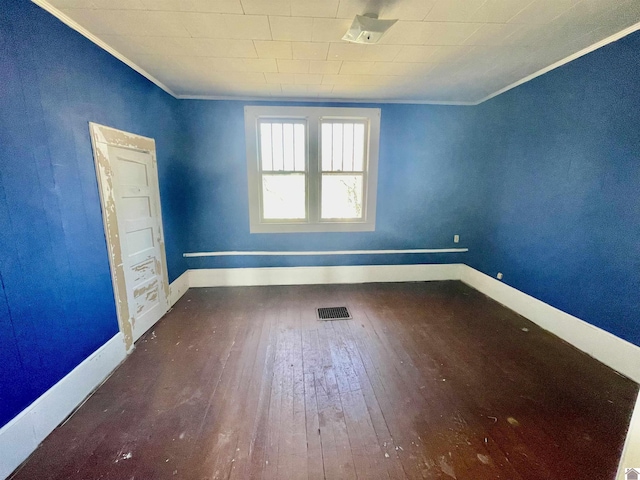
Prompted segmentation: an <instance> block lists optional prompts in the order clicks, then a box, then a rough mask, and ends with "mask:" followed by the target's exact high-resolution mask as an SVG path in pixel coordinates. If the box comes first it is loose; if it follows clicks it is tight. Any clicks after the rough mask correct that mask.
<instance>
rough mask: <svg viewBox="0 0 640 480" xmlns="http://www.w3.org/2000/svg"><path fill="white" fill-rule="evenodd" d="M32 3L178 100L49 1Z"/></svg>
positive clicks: (136, 65) (166, 88) (169, 90)
mask: <svg viewBox="0 0 640 480" xmlns="http://www.w3.org/2000/svg"><path fill="white" fill-rule="evenodd" d="M31 1H32V2H33V3H35V4H36V5H38V6H39V7H40V8H42V9H43V10H45V11H47V12H49V13H50V14H51V15H53V16H54V17H56V18H57V19H58V20H60V21H61V22H62V23H64V24H65V25H66V26H68V27H70V28H72V29H73V30H75V31H76V32H78V33H79V34H80V35H82V36H83V37H85V38H87V39H88V40H91V41H92V42H93V43H95V44H96V45H97V46H99V47H100V48H101V49H103V50H104V51H105V52H107V53H109V54H111V55H113V56H114V57H116V58H117V59H118V60H120V61H121V62H122V63H124V64H125V65H126V66H127V67H129V68H131V69H132V70H135V71H136V72H138V73H139V74H140V75H142V76H143V77H145V78H146V79H147V80H149V81H151V82H153V83H154V84H156V85H157V86H158V87H160V88H161V89H162V90H164V91H165V92H167V93H168V94H169V95H171V96H172V97H174V98H177V96H176V94H175V93H173V92H172V91H171V89H170V88H169V87H167V86H166V85H165V84H164V83H162V82H161V81H160V80H158V79H157V78H156V77H154V76H153V75H151V74H150V73H149V72H147V71H146V70H145V69H144V68H142V67H140V66H139V65H138V64H137V63H135V62H134V61H132V60H129V59H128V58H127V57H126V56H124V55H123V54H122V53H120V52H119V51H117V50H116V49H115V48H113V47H112V46H110V45H109V44H108V43H106V42H104V41H103V40H101V39H100V38H98V37H96V36H95V35H94V34H93V33H91V32H90V31H89V30H87V29H86V28H84V27H83V26H82V25H80V24H79V23H78V22H76V21H75V20H74V19H73V18H71V17H70V16H68V15H67V14H66V13H64V12H62V11H61V10H59V9H58V8H56V7H54V6H53V5H51V4H50V3H49V2H48V1H47V0H31Z"/></svg>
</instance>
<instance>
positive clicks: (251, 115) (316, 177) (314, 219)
mask: <svg viewBox="0 0 640 480" xmlns="http://www.w3.org/2000/svg"><path fill="white" fill-rule="evenodd" d="M269 117H271V118H279V117H280V118H281V117H286V118H294V119H304V120H305V121H306V123H307V137H308V145H307V148H308V150H307V162H308V163H307V169H306V173H307V192H308V194H307V205H306V213H307V219H306V220H302V221H298V220H291V221H262V220H261V215H260V211H261V205H260V202H261V199H260V192H261V185H260V169H259V165H258V162H259V157H258V120H259V119H264V118H269ZM323 118H339V119H350V118H352V119H363V118H364V119H367V123H368V126H369V131H368V139H369V143H368V148H367V156H366V158H365V165H366V169H365V174H364V192H365V194H364V205H363V208H364V215H363V218H362V220H357V221H354V220H321V219H320V218H319V217H320V211H319V210H320V181H321V172H320V145H319V143H318V142H319V139H320V130H319V129H320V120H321V119H323ZM244 122H245V139H246V145H247V178H248V182H249V220H250V232H251V233H295V232H372V231H374V230H375V228H376V224H375V222H376V200H377V188H378V153H379V144H380V109H379V108H347V107H289V106H246V107H245V108H244ZM312 172H313V173H312ZM312 205H315V206H316V207H315V208H312V207H311V206H312Z"/></svg>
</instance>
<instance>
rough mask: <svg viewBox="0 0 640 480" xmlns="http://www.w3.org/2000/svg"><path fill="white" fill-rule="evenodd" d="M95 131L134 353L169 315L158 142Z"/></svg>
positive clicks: (121, 306)
mask: <svg viewBox="0 0 640 480" xmlns="http://www.w3.org/2000/svg"><path fill="white" fill-rule="evenodd" d="M91 128H92V134H93V135H92V137H93V141H94V153H95V154H96V167H97V173H98V178H99V179H100V181H99V183H100V186H101V199H102V204H103V205H102V207H103V217H104V220H105V231H106V233H107V242H108V244H109V250H110V254H111V255H110V257H111V258H110V261H111V270H112V277H113V279H114V290H116V302H117V304H118V316H119V321H120V326H121V329H122V331H123V333H124V334H125V340H127V337H128V345H127V347H128V348H130V346H131V343H132V342H135V341H136V340H137V339H138V338H140V336H141V335H142V334H143V333H145V332H146V331H147V330H148V329H149V328H151V327H152V326H153V325H154V324H155V323H156V322H157V321H158V320H159V319H160V318H161V317H162V316H163V315H164V314H165V313H166V312H167V310H168V304H167V296H168V282H167V274H166V259H165V252H164V237H163V232H162V215H161V211H160V193H159V188H158V170H157V165H156V155H155V142H154V141H153V140H152V139H149V138H145V137H138V136H135V135H132V134H128V133H125V132H120V131H118V130H114V129H109V128H108V127H102V126H99V125H95V124H92V125H91Z"/></svg>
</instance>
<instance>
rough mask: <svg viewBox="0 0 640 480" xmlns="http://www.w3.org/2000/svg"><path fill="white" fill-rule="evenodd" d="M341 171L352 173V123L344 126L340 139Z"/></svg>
mask: <svg viewBox="0 0 640 480" xmlns="http://www.w3.org/2000/svg"><path fill="white" fill-rule="evenodd" d="M342 139H343V141H342V170H344V171H345V172H352V171H353V123H345V124H344V134H343V137H342Z"/></svg>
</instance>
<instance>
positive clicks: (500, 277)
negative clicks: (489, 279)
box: [496, 272, 502, 280]
mask: <svg viewBox="0 0 640 480" xmlns="http://www.w3.org/2000/svg"><path fill="white" fill-rule="evenodd" d="M496 277H498V280H502V272H498V275H496Z"/></svg>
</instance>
